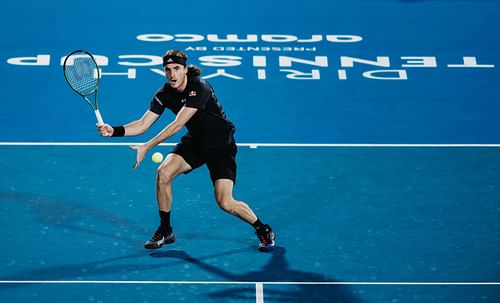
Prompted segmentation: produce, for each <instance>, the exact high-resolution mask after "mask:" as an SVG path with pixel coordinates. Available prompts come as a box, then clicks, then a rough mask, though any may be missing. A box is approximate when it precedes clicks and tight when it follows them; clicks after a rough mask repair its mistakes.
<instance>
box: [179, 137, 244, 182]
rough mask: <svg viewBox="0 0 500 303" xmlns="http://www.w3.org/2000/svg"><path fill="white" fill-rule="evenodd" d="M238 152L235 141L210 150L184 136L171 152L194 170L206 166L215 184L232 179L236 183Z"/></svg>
mask: <svg viewBox="0 0 500 303" xmlns="http://www.w3.org/2000/svg"><path fill="white" fill-rule="evenodd" d="M237 152H238V147H237V146H236V143H235V142H234V139H233V140H231V142H230V143H228V144H227V145H224V146H220V147H209V148H208V147H203V146H200V145H198V144H196V143H195V141H194V140H193V138H192V137H191V136H190V135H185V136H183V137H182V138H181V142H180V143H178V144H177V145H176V146H175V147H174V149H173V150H172V151H171V153H174V154H177V155H179V156H181V157H182V158H183V159H184V161H186V162H187V163H188V164H189V166H191V168H192V170H194V169H196V168H198V167H200V166H202V165H203V164H206V165H207V168H208V171H209V172H210V178H211V179H212V183H214V184H215V181H216V180H219V179H230V180H232V181H233V183H236V153H237ZM189 172H190V171H188V172H186V174H187V173H189Z"/></svg>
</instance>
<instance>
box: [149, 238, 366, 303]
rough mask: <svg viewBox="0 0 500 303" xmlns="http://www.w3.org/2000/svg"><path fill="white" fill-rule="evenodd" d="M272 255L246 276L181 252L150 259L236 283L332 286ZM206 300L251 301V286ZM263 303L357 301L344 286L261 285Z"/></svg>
mask: <svg viewBox="0 0 500 303" xmlns="http://www.w3.org/2000/svg"><path fill="white" fill-rule="evenodd" d="M270 254H271V255H272V256H271V258H270V259H269V262H268V263H267V264H266V265H264V266H263V267H262V268H261V269H260V270H256V271H250V272H247V273H242V274H238V273H232V272H230V271H227V270H224V269H221V268H219V267H215V266H213V265H210V264H208V263H206V262H204V261H202V260H201V259H197V258H194V257H191V256H190V255H188V254H187V253H186V252H184V251H181V250H170V251H165V252H157V253H152V254H151V256H152V257H154V258H174V259H182V260H184V261H186V262H188V263H190V264H193V265H195V266H197V267H199V268H200V269H203V270H205V271H207V272H209V273H212V274H215V275H217V276H219V277H221V278H223V279H224V280H227V281H239V282H326V281H328V282H335V280H332V279H328V278H327V277H325V276H324V275H322V274H319V273H314V272H306V271H300V270H295V269H292V268H290V264H289V262H288V261H287V259H286V257H285V255H286V249H285V248H284V247H276V248H275V250H274V251H272V252H270ZM208 296H209V297H210V298H213V299H221V300H222V301H227V300H229V299H232V300H252V299H253V300H255V296H256V293H255V286H250V285H245V284H238V285H236V286H234V287H231V288H229V289H227V290H221V291H213V292H210V293H209V294H208ZM264 302H289V303H293V302H301V303H303V302H315V303H321V302H339V303H346V302H349V303H359V302H361V300H360V299H359V298H358V297H356V296H355V295H354V293H353V292H352V291H351V290H350V289H349V287H348V286H347V285H338V284H335V285H318V284H307V285H304V284H290V285H269V284H268V285H266V284H264Z"/></svg>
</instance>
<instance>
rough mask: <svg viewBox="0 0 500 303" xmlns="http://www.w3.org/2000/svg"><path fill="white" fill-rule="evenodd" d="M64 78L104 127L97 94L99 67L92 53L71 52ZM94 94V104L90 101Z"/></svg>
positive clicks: (64, 67) (65, 65)
mask: <svg viewBox="0 0 500 303" xmlns="http://www.w3.org/2000/svg"><path fill="white" fill-rule="evenodd" d="M63 70H64V78H65V79H66V82H68V84H69V86H70V87H71V88H72V89H73V90H74V91H75V92H76V93H77V94H79V95H80V96H82V97H83V99H85V101H87V103H88V104H89V105H90V107H91V108H92V110H93V111H94V113H95V116H96V118H97V125H103V124H104V121H103V120H102V116H101V113H100V112H99V103H98V101H97V92H98V90H99V78H100V72H99V66H97V63H96V61H95V59H94V56H92V54H91V53H89V52H87V51H85V50H76V51H74V52H71V53H70V54H69V55H68V56H66V59H64V64H63ZM92 94H94V102H93V103H92V102H91V101H90V100H89V98H88V97H89V96H90V95H92Z"/></svg>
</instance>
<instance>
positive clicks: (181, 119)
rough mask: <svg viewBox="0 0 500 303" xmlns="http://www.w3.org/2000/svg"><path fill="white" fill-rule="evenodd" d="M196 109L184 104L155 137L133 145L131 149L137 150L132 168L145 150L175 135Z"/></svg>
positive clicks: (142, 157) (143, 155) (144, 153)
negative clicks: (172, 119)
mask: <svg viewBox="0 0 500 303" xmlns="http://www.w3.org/2000/svg"><path fill="white" fill-rule="evenodd" d="M197 110H198V109H197V108H194V107H186V106H184V107H183V108H182V109H181V110H180V111H179V112H178V113H177V116H175V119H174V121H172V122H171V123H170V124H168V125H167V126H166V127H165V128H164V129H163V130H162V131H160V132H159V133H158V134H157V135H156V136H155V137H153V138H152V139H151V140H149V141H148V142H146V143H144V144H142V145H133V146H131V148H132V149H135V150H137V159H136V162H135V164H134V168H136V167H138V166H139V164H140V163H141V161H142V160H143V159H144V157H145V156H146V154H147V152H148V151H149V150H150V149H151V148H153V147H155V146H157V145H158V144H160V143H161V142H163V141H165V140H167V139H168V138H170V137H172V136H173V135H175V134H176V133H177V132H178V131H180V130H181V129H182V128H183V127H184V125H186V123H187V122H188V121H189V119H191V117H193V115H194V114H195V113H196V111H197Z"/></svg>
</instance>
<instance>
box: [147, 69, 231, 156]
mask: <svg viewBox="0 0 500 303" xmlns="http://www.w3.org/2000/svg"><path fill="white" fill-rule="evenodd" d="M183 106H186V107H193V108H196V109H198V110H197V111H196V113H195V114H194V115H193V117H191V119H189V121H188V122H187V123H186V128H187V129H188V132H189V135H190V136H191V137H192V138H193V140H194V142H195V143H196V144H199V145H200V146H204V147H221V146H225V145H227V144H230V143H232V142H233V140H234V139H233V133H234V131H235V129H234V125H233V124H232V123H231V122H230V121H229V120H228V119H227V118H226V114H225V112H224V109H223V108H222V106H221V105H220V104H219V101H218V99H217V96H216V95H215V92H214V90H213V88H212V86H211V85H210V84H209V83H208V82H207V81H206V80H204V79H201V78H198V77H193V78H188V83H187V86H186V89H184V91H183V92H182V93H179V92H177V91H176V90H175V89H173V88H172V87H171V86H170V85H169V84H168V83H165V85H163V86H162V87H161V88H160V89H159V90H158V91H157V92H156V94H155V96H154V97H153V100H152V101H151V105H150V108H149V110H150V111H152V112H154V113H156V114H158V115H161V114H163V112H164V111H165V109H166V108H168V109H170V110H171V111H172V112H173V113H174V114H175V115H177V113H178V112H179V111H180V110H181V108H182V107H183Z"/></svg>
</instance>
